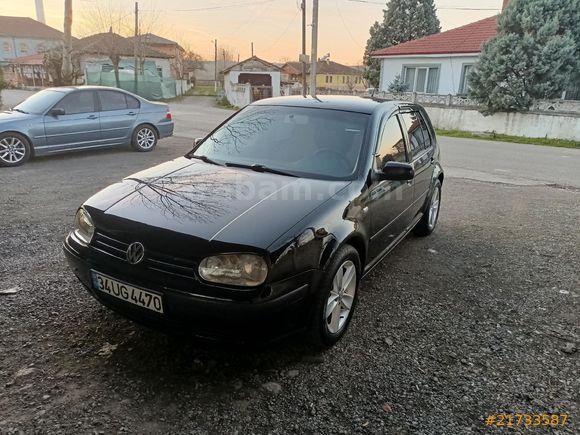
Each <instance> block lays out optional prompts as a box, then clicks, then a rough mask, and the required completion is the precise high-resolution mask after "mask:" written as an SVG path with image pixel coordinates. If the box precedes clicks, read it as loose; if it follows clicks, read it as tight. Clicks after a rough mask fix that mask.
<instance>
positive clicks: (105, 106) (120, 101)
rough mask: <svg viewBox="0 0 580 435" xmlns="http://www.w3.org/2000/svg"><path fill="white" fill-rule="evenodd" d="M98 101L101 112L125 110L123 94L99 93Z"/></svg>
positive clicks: (125, 101) (112, 92) (113, 92)
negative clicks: (99, 101)
mask: <svg viewBox="0 0 580 435" xmlns="http://www.w3.org/2000/svg"><path fill="white" fill-rule="evenodd" d="M99 99H100V100H101V110H102V111H103V112H107V111H109V110H126V109H127V100H126V99H125V94H123V93H121V92H115V91H99Z"/></svg>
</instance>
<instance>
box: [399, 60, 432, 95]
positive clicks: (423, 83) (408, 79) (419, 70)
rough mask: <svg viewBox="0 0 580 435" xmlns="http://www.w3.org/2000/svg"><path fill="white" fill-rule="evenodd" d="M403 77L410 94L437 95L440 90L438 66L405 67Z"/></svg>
mask: <svg viewBox="0 0 580 435" xmlns="http://www.w3.org/2000/svg"><path fill="white" fill-rule="evenodd" d="M403 77H404V80H405V84H406V85H407V90H408V91H409V92H419V93H426V94H436V93H437V91H438V90H439V67H438V66H435V67H428V66H424V67H419V66H417V67H415V66H404V67H403Z"/></svg>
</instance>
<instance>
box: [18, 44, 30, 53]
mask: <svg viewBox="0 0 580 435" xmlns="http://www.w3.org/2000/svg"><path fill="white" fill-rule="evenodd" d="M20 53H28V44H25V43H24V42H21V43H20Z"/></svg>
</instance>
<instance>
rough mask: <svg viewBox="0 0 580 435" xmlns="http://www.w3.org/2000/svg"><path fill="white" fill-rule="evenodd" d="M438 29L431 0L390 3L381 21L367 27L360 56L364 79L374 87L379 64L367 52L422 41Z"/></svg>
mask: <svg viewBox="0 0 580 435" xmlns="http://www.w3.org/2000/svg"><path fill="white" fill-rule="evenodd" d="M440 30H441V26H440V24H439V19H438V18H437V14H436V13H435V4H434V3H433V0H390V1H389V3H388V4H387V9H385V10H383V22H382V23H379V22H378V21H376V22H375V23H374V24H373V25H372V27H371V28H370V31H369V33H370V37H369V39H368V41H367V46H366V49H365V55H364V64H365V66H366V68H365V73H364V77H365V78H366V79H367V80H368V81H369V83H370V85H371V86H373V87H377V86H378V84H379V77H380V63H379V61H378V60H376V59H372V58H371V57H370V53H372V52H373V51H376V50H380V49H381V48H387V47H390V46H392V45H397V44H400V43H402V42H407V41H411V40H413V39H418V38H422V37H423V36H427V35H432V34H433V33H438V32H439V31H440Z"/></svg>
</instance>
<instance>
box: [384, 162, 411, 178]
mask: <svg viewBox="0 0 580 435" xmlns="http://www.w3.org/2000/svg"><path fill="white" fill-rule="evenodd" d="M413 178H415V169H413V165H411V164H410V163H401V162H387V164H386V165H385V166H384V168H383V171H382V173H381V180H391V181H408V180H412V179H413Z"/></svg>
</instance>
